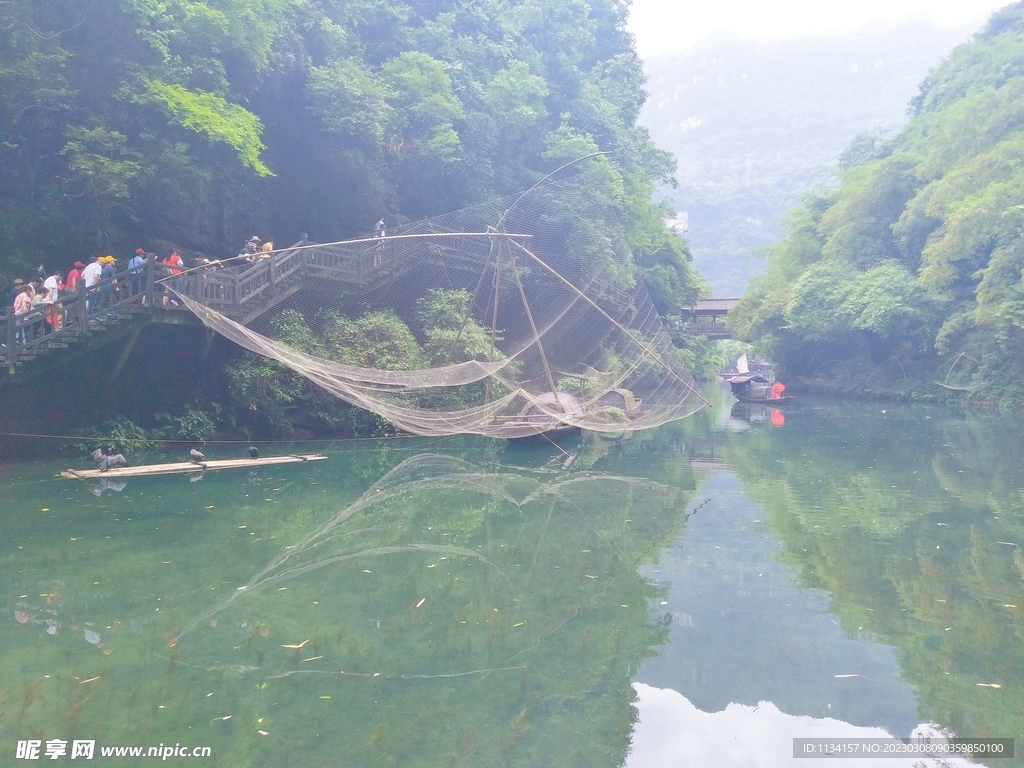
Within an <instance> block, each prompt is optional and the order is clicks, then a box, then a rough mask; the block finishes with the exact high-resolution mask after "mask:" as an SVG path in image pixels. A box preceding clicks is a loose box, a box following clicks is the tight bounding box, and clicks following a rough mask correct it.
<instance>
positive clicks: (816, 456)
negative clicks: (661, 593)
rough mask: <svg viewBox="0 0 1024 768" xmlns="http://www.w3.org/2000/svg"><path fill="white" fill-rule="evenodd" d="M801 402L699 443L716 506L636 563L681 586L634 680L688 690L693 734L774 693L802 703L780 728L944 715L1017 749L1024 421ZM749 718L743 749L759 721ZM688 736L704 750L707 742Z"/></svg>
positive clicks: (786, 707)
mask: <svg viewBox="0 0 1024 768" xmlns="http://www.w3.org/2000/svg"><path fill="white" fill-rule="evenodd" d="M805 405H806V407H804V406H803V405H802V406H801V407H800V408H793V409H792V410H790V411H788V412H787V414H786V415H787V419H786V421H785V429H774V428H773V427H772V422H771V418H770V414H764V413H752V412H750V411H748V410H747V409H742V410H741V412H738V411H737V410H733V412H732V413H731V414H730V418H729V420H728V421H723V422H722V423H721V424H720V426H719V428H718V429H717V430H715V429H712V430H710V431H709V433H708V434H707V435H705V436H703V437H702V438H698V439H697V440H691V449H690V450H689V451H688V453H691V454H692V455H693V456H694V458H695V460H697V461H702V462H705V463H707V461H708V459H707V458H706V457H707V454H708V449H707V448H704V449H703V450H702V449H701V447H700V446H701V445H702V444H703V445H705V446H711V447H712V449H713V452H714V460H715V462H716V463H717V467H716V469H717V471H716V472H715V473H714V474H713V475H711V477H710V479H709V480H708V481H707V482H706V483H705V485H703V486H701V487H700V488H699V489H698V490H697V496H696V498H705V497H707V498H709V499H710V501H709V503H708V507H707V510H706V511H708V512H709V514H707V515H705V514H704V512H705V510H702V511H701V513H700V514H698V515H696V516H694V517H693V518H692V519H691V520H690V522H689V524H688V525H687V529H686V532H685V535H684V536H682V537H681V538H680V539H679V541H678V542H676V543H675V544H674V545H672V546H670V547H668V548H667V549H666V550H665V551H664V552H663V553H662V555H661V557H660V558H659V563H658V565H657V566H651V567H647V568H645V569H643V571H644V573H645V575H647V576H648V578H651V579H658V580H660V581H661V582H663V583H665V584H669V585H670V592H669V596H668V598H667V600H666V601H665V605H664V606H661V608H663V609H664V610H667V611H668V612H669V615H670V616H672V617H673V624H672V626H671V627H670V639H669V642H668V643H667V644H666V645H665V646H663V647H662V648H660V649H659V652H658V655H657V656H656V657H654V658H652V659H649V660H648V661H646V662H645V663H644V665H643V666H642V668H641V671H640V673H639V674H638V676H637V678H636V680H637V684H638V689H639V690H642V691H646V692H647V694H649V695H651V696H652V697H653V699H652V700H662V699H664V697H662V699H659V696H660V694H658V695H655V694H654V693H652V692H653V691H675V692H678V694H679V697H678V698H679V701H676V704H674V705H672V706H673V707H675V710H674V711H677V715H678V717H679V718H680V722H679V728H680V732H684V731H686V728H687V727H688V726H687V723H688V722H695V723H697V722H699V723H702V725H700V726H699V727H700V728H701V729H705V730H706V731H708V732H709V733H710V732H713V731H715V729H716V728H717V726H716V725H713V723H712V721H711V720H708V719H707V718H708V717H711V718H714V717H715V716H718V715H722V717H721V718H719V719H718V720H714V722H715V723H725V722H726V721H728V720H729V718H728V717H725V716H724V713H726V712H730V711H732V712H747V713H748V714H749V713H750V712H753V711H754V710H755V709H757V708H760V710H759V711H760V712H762V713H763V712H764V711H765V709H766V705H769V706H768V708H769V709H772V710H773V711H775V712H777V713H779V714H780V715H784V716H785V717H791V718H795V720H793V721H792V722H791V723H790V725H789V726H786V728H788V730H787V732H786V737H787V738H792V736H795V735H802V734H801V733H798V732H795V731H799V729H798V728H796V725H795V723H796V722H797V720H799V719H800V718H811V719H813V721H814V722H819V721H820V722H826V721H828V722H829V728H830V729H836V730H835V733H836V734H838V735H842V734H846V733H852V732H853V731H851V730H850V729H856V728H875V729H883V730H884V731H885V732H887V733H889V734H894V735H899V736H909V735H910V734H911V732H913V731H914V729H915V728H921V727H933V728H937V729H941V730H943V731H948V732H952V733H956V734H960V735H966V736H991V737H1010V738H1016V739H1017V744H1018V745H1021V744H1022V743H1024V688H1022V685H1021V680H1022V676H1024V642H1022V641H1024V611H1022V610H1021V609H1022V608H1024V556H1022V555H1021V546H1020V545H1021V544H1024V505H1022V500H1024V493H1022V488H1024V477H1022V473H1021V465H1022V460H1024V450H1022V446H1021V445H1020V442H1019V438H1018V435H1019V432H1020V427H1021V424H1020V423H1019V421H1018V420H1015V419H1010V418H1006V417H1005V416H1000V415H997V414H980V415H977V414H974V415H964V414H956V413H952V412H950V411H948V410H944V409H938V408H924V407H912V408H907V407H893V406H887V407H884V408H882V407H879V406H872V405H870V404H830V405H823V404H814V403H807V404H805ZM673 695H675V694H673ZM669 698H671V697H669ZM680 701H681V702H683V704H680V703H679V702H680ZM663 703H664V702H663ZM677 705H678V706H677ZM665 706H668V705H667V704H666V705H665ZM680 707H681V708H680ZM670 708H671V707H670ZM647 711H649V710H645V707H644V706H643V705H642V704H641V706H640V717H641V723H640V725H639V726H638V728H637V732H636V734H635V736H634V744H635V749H634V757H633V758H632V759H631V763H630V764H631V765H636V766H646V765H660V764H662V763H660V762H658V759H659V757H658V750H657V749H653V748H651V745H650V744H649V743H648V742H647V741H646V739H647V736H646V735H645V733H646V732H645V727H644V725H645V723H644V719H645V718H646V717H648V715H647V714H646V712H647ZM688 712H689V713H690V714H689V715H688V714H687V713H688ZM693 713H697V714H693ZM691 715H692V717H691ZM649 716H650V717H651V718H654V719H655V720H656V719H657V718H658V717H660V715H658V714H656V713H653V712H652V714H650V715H649ZM832 721H835V722H832ZM784 722H785V719H784V718H783V719H782V720H780V719H778V718H776V721H775V725H774V726H773V727H774V728H782V727H783V724H784ZM922 723H923V724H926V725H925V726H921V725H920V724H922ZM695 727H696V726H695ZM738 727H739V726H738ZM751 727H752V728H753V725H752V724H751ZM687 732H688V731H687ZM739 732H741V733H742V732H745V733H746V734H747V735H746V736H738V737H737V740H738V742H739V743H744V744H746V745H747V746H749V744H747V741H746V740H747V738H748V737H749V738H753V736H754V733H755V732H756V729H754V730H750V729H747V730H746V731H743V729H742V728H741V729H740V731H739ZM820 735H829V736H831V735H833V733H832V730H830V731H829V733H827V734H820ZM693 738H694V739H696V742H695V743H694V745H693V747H692V751H691V754H701V753H702V750H703V749H704V747H705V746H707V744H708V743H711V744H712V745H713V744H714V739H711V740H710V742H707V740H703V741H702V740H701V739H700V738H698V737H696V736H694V737H693ZM677 747H678V745H677ZM665 749H666V750H668V752H667V754H672V749H674V747H672V746H671V745H666V746H665ZM786 754H788V752H787V753H786ZM787 759H788V758H787ZM751 762H753V761H751ZM677 764H680V765H685V764H700V763H699V762H693V763H686V762H685V761H684V762H679V763H677ZM715 764H722V765H726V764H736V765H744V764H750V763H747V762H744V760H743V759H737V761H736V762H735V763H729V762H728V761H725V762H722V761H716V763H715ZM764 764H776V763H773V762H771V761H769V760H767V758H766V761H765V762H764ZM801 764H803V761H801ZM872 764H873V765H874V764H875V763H874V761H872ZM993 764H995V765H1009V764H1012V765H1020V764H1024V760H1022V759H1021V758H1020V757H1018V758H1016V759H1015V760H998V761H995V762H994V763H993Z"/></svg>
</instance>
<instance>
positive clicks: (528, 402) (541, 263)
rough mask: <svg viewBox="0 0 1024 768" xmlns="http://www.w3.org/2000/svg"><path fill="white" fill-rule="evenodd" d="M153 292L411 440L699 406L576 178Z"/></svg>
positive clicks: (619, 424) (192, 275)
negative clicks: (171, 297) (167, 295)
mask: <svg viewBox="0 0 1024 768" xmlns="http://www.w3.org/2000/svg"><path fill="white" fill-rule="evenodd" d="M168 286H169V289H170V290H172V291H173V292H174V293H175V294H176V295H177V296H178V297H180V299H181V300H182V301H184V302H185V304H186V305H187V306H188V308H189V309H190V310H192V311H193V312H194V313H195V314H196V315H197V316H198V317H199V318H200V319H201V320H202V321H203V323H205V324H206V325H207V326H208V327H209V328H211V329H213V330H215V331H216V332H217V333H219V334H221V335H223V336H225V337H227V338H228V339H231V340H232V341H233V342H235V343H236V344H238V345H240V346H242V347H244V348H246V349H248V350H251V351H252V352H255V353H258V354H260V355H264V356H266V357H269V358H272V359H274V360H276V361H278V362H279V363H281V364H283V365H285V366H287V367H288V368H291V369H292V370H294V371H295V372H297V373H299V374H301V375H302V376H304V377H306V378H307V379H308V380H310V381H312V382H314V383H315V384H317V385H319V386H320V387H323V388H324V389H325V390H327V391H328V392H331V393H332V394H334V395H336V396H337V397H339V398H341V399H343V400H345V401H347V402H349V403H351V404H353V405H356V406H359V407H361V408H365V409H367V410H369V411H373V412H374V413H376V414H378V415H379V416H381V417H383V418H384V419H386V420H387V421H388V422H390V423H391V424H393V425H394V426H395V427H397V428H399V429H401V430H404V431H406V432H411V433H413V434H417V435H451V434H463V433H472V434H480V435H488V436H493V437H506V438H516V437H527V436H531V435H536V434H541V433H544V434H550V433H554V432H557V431H559V430H566V429H572V428H584V429H588V430H594V431H601V432H621V431H631V430H638V429H647V428H650V427H655V426H658V425H660V424H664V423H666V422H668V421H672V420H674V419H679V418H684V417H686V416H688V415H690V414H691V413H693V412H694V411H696V410H697V409H699V408H700V407H701V406H702V405H703V404H704V401H703V400H702V398H700V396H699V395H697V394H696V392H695V391H694V389H693V380H692V377H691V375H690V374H689V372H688V371H687V369H686V367H685V366H684V364H683V362H682V360H681V357H680V355H679V352H678V350H677V349H676V348H675V347H674V346H673V345H672V342H671V339H670V338H669V335H668V333H667V332H666V330H665V328H664V327H663V325H662V322H661V318H660V317H659V316H658V313H657V311H656V310H655V308H654V305H653V304H652V303H651V300H650V298H649V297H648V295H647V292H646V290H645V289H644V288H643V285H642V283H641V284H637V283H636V282H634V280H633V278H632V260H631V258H630V254H629V251H628V247H627V245H626V242H625V239H624V237H623V233H622V230H621V227H620V226H619V224H618V222H617V221H616V218H615V215H614V212H613V210H612V208H611V206H610V205H606V204H604V203H602V202H600V196H599V195H597V194H595V193H594V187H593V186H592V183H591V182H590V181H589V180H587V179H586V177H585V176H584V177H577V178H576V179H574V180H569V181H565V182H557V183H551V184H547V185H543V186H539V187H537V188H535V189H533V190H531V191H529V192H527V193H524V194H522V195H519V196H513V197H508V198H503V199H499V200H495V201H492V202H489V203H485V204H482V205H478V206H474V207H472V208H468V209H464V210H461V211H457V212H454V213H450V214H446V215H443V216H438V217H435V218H431V219H426V220H423V221H419V222H414V223H411V224H407V225H404V226H400V227H397V228H394V229H392V230H388V231H387V233H386V236H384V237H367V238H360V239H355V240H350V241H346V242H340V243H329V244H317V245H301V244H300V245H297V246H294V247H291V248H288V249H285V250H281V251H275V252H273V253H272V254H270V255H269V256H267V257H266V258H254V259H253V260H250V261H246V260H237V261H236V262H234V263H228V264H225V265H224V266H222V267H221V268H218V269H209V268H206V269H201V270H195V271H189V272H185V273H184V274H182V275H180V276H177V277H174V278H173V279H171V280H170V281H168Z"/></svg>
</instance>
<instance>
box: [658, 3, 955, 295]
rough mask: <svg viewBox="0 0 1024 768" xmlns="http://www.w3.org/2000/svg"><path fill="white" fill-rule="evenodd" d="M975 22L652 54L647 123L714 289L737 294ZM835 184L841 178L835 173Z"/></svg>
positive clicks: (898, 121) (900, 121) (893, 127)
mask: <svg viewBox="0 0 1024 768" xmlns="http://www.w3.org/2000/svg"><path fill="white" fill-rule="evenodd" d="M970 32H971V30H970V29H968V28H951V27H941V26H938V25H935V24H934V23H932V22H931V21H929V20H928V19H927V18H914V17H912V18H909V19H905V20H903V21H900V22H888V23H875V24H872V25H869V26H866V27H864V28H862V29H861V30H859V31H857V32H855V33H850V34H842V35H840V34H834V35H829V36H821V35H818V36H810V35H808V36H802V37H798V38H794V39H791V40H786V41H782V42H774V41H752V40H742V39H740V38H738V37H734V36H728V35H726V34H724V33H721V34H719V35H717V36H713V37H711V38H709V39H707V40H706V41H704V42H703V43H701V44H699V45H698V46H696V47H695V48H693V49H691V50H688V51H685V52H683V53H672V54H661V55H658V56H655V57H652V58H650V59H648V60H645V62H644V69H645V70H646V72H647V74H648V77H649V80H648V83H647V86H646V87H647V90H648V92H649V93H650V95H651V96H650V98H649V99H648V101H647V103H646V104H645V105H644V108H643V111H642V112H641V116H640V122H641V124H643V125H645V126H646V127H647V128H648V129H650V131H651V135H652V137H653V138H654V140H655V142H656V143H657V144H658V145H659V146H661V147H665V148H666V149H669V150H671V151H672V152H673V153H674V154H675V156H676V158H677V159H678V162H679V170H678V172H677V174H676V175H677V178H678V179H679V187H678V189H676V190H674V191H673V192H672V197H673V199H674V201H675V207H676V208H677V209H678V210H679V211H681V212H685V213H686V214H687V218H688V222H687V223H688V228H689V231H688V234H687V237H688V239H689V240H690V245H691V248H692V250H693V254H694V265H695V266H696V267H697V269H698V270H699V271H700V272H701V274H702V275H704V276H705V277H706V278H707V279H708V281H709V282H710V283H711V284H712V286H713V287H714V291H715V295H716V296H739V295H741V294H742V292H743V291H744V290H745V288H746V285H747V282H748V281H749V280H750V278H751V277H752V276H753V275H754V274H756V273H757V272H759V271H760V270H761V269H763V266H764V259H763V258H759V259H757V260H756V261H753V262H752V261H751V260H750V259H749V258H748V255H749V253H750V251H751V250H752V249H755V248H759V247H762V246H767V245H771V244H774V243H775V242H777V241H778V240H779V238H780V237H781V236H782V228H781V217H782V214H783V212H784V211H785V210H786V209H787V208H789V207H790V206H792V205H794V204H795V203H796V202H797V200H798V198H797V197H796V196H797V195H800V194H803V192H804V191H805V190H806V189H807V187H808V185H809V184H811V183H813V181H814V178H815V174H817V173H819V172H820V171H821V170H822V169H823V168H824V167H826V166H834V165H835V164H836V162H837V160H838V158H839V155H840V153H841V152H842V150H843V148H844V147H845V146H846V145H847V144H848V143H849V142H850V140H851V139H852V138H853V137H854V136H856V135H857V134H859V133H862V132H865V131H876V132H879V133H883V134H884V133H885V132H889V135H893V134H895V133H896V132H897V131H898V130H899V129H900V128H902V126H903V125H904V124H905V123H906V120H907V102H908V101H909V100H910V98H911V97H912V96H913V95H914V93H915V92H916V90H917V85H918V83H919V82H920V81H921V79H922V78H923V77H925V75H926V74H927V73H928V70H929V69H930V68H931V67H933V66H935V65H936V64H938V62H939V61H940V60H941V58H942V57H943V56H945V55H946V54H948V53H949V51H950V50H952V48H953V46H955V45H956V44H957V43H959V42H961V41H963V40H966V39H967V38H968V36H969V35H970ZM828 180H829V181H831V177H829V179H828Z"/></svg>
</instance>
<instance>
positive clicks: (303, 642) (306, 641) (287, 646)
mask: <svg viewBox="0 0 1024 768" xmlns="http://www.w3.org/2000/svg"><path fill="white" fill-rule="evenodd" d="M308 642H309V638H308V637H307V638H306V639H305V640H303V641H302V642H301V643H297V644H295V645H282V646H281V647H282V648H301V647H302V646H304V645H305V644H306V643H308Z"/></svg>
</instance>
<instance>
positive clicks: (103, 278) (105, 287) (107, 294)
mask: <svg viewBox="0 0 1024 768" xmlns="http://www.w3.org/2000/svg"><path fill="white" fill-rule="evenodd" d="M100 263H101V264H102V265H103V266H102V267H101V268H100V309H109V308H110V306H111V305H112V304H113V303H114V298H113V292H114V289H115V288H116V287H117V280H115V279H114V275H116V274H117V268H116V267H114V264H116V263H117V260H116V259H115V258H114V257H113V256H111V255H110V254H107V255H106V256H103V257H102V258H101V259H100Z"/></svg>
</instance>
